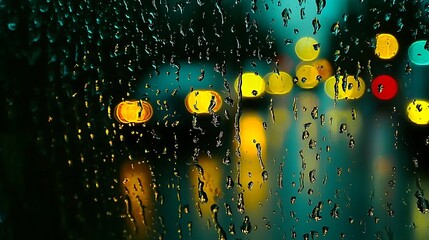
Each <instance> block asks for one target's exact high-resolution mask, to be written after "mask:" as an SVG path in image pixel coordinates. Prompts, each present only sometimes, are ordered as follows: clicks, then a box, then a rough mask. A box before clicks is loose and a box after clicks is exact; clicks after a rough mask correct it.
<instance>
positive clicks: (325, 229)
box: [322, 226, 329, 236]
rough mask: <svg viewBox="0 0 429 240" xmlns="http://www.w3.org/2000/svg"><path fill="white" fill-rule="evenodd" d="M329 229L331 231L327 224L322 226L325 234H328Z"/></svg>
mask: <svg viewBox="0 0 429 240" xmlns="http://www.w3.org/2000/svg"><path fill="white" fill-rule="evenodd" d="M328 231H329V227H327V226H323V227H322V234H323V236H326V234H328Z"/></svg>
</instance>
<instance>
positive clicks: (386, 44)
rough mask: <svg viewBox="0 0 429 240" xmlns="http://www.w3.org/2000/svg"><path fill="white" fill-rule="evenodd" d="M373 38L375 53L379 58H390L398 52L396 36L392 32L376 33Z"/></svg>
mask: <svg viewBox="0 0 429 240" xmlns="http://www.w3.org/2000/svg"><path fill="white" fill-rule="evenodd" d="M375 40H376V43H375V44H376V45H375V55H377V56H378V57H379V58H381V59H391V58H393V57H394V56H396V54H397V53H398V49H399V43H398V40H397V39H396V37H395V36H393V35H392V34H388V33H381V34H377V36H376V37H375Z"/></svg>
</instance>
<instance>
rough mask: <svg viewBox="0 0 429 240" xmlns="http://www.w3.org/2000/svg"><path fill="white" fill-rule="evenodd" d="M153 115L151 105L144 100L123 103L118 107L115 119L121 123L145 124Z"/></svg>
mask: <svg viewBox="0 0 429 240" xmlns="http://www.w3.org/2000/svg"><path fill="white" fill-rule="evenodd" d="M152 115H153V109H152V106H151V105H150V103H148V102H146V101H142V100H132V101H123V102H120V103H119V104H118V105H116V107H115V110H114V117H115V119H116V120H117V121H118V122H120V123H124V124H127V123H144V122H147V121H148V120H149V119H150V118H151V117H152Z"/></svg>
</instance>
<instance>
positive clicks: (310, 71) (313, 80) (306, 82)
mask: <svg viewBox="0 0 429 240" xmlns="http://www.w3.org/2000/svg"><path fill="white" fill-rule="evenodd" d="M296 77H297V78H298V81H297V83H296V84H297V85H298V86H299V87H301V88H304V89H312V88H314V87H316V86H317V84H319V81H320V76H319V72H318V71H317V68H316V67H314V66H313V65H312V64H309V63H301V64H299V65H298V67H297V70H296Z"/></svg>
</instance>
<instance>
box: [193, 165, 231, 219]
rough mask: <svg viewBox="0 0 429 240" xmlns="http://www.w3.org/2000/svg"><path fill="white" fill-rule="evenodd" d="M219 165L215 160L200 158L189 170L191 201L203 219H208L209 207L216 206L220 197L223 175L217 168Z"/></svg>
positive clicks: (209, 214)
mask: <svg viewBox="0 0 429 240" xmlns="http://www.w3.org/2000/svg"><path fill="white" fill-rule="evenodd" d="M220 163H221V161H220V160H219V159H216V158H208V157H205V158H200V159H199V160H198V165H196V166H192V167H190V170H189V171H190V174H189V179H190V181H191V186H192V199H194V201H195V202H196V203H197V204H198V205H199V206H200V208H201V214H202V217H203V218H204V219H210V216H211V211H210V206H211V205H213V204H218V199H219V198H220V197H221V196H222V186H223V185H222V183H223V174H222V171H221V169H220V168H219V167H220ZM201 184H202V185H201Z"/></svg>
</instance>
